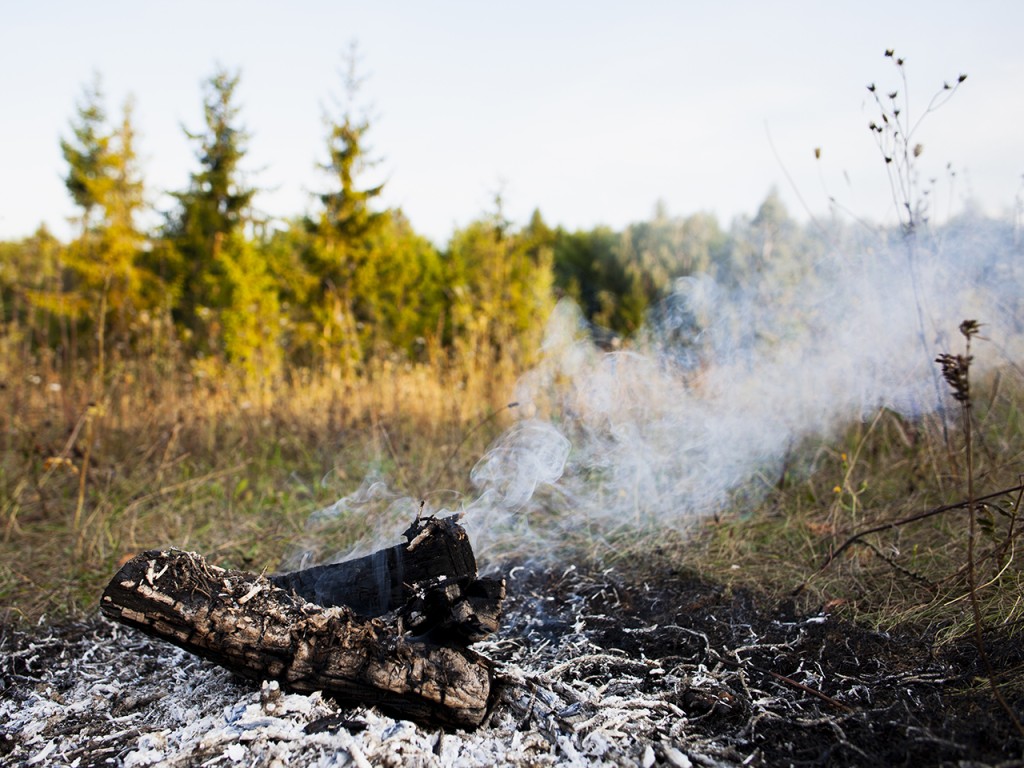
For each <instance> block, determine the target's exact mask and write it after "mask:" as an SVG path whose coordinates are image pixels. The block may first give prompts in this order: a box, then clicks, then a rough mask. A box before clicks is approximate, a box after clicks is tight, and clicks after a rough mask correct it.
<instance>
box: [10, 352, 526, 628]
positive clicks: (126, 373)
mask: <svg viewBox="0 0 1024 768" xmlns="http://www.w3.org/2000/svg"><path fill="white" fill-rule="evenodd" d="M12 357H14V356H13V355H12V356H7V357H5V359H6V360H8V361H10V360H11V359H12ZM19 357H20V359H19V360H18V362H17V363H10V362H9V363H8V365H7V366H5V367H4V369H3V370H2V371H0V382H2V384H0V386H2V387H3V394H4V398H3V399H4V403H5V405H4V407H3V410H2V413H0V434H2V437H0V612H2V613H0V615H4V614H6V616H8V617H9V618H10V617H24V618H27V619H36V618H38V617H40V616H42V615H44V614H46V615H49V616H51V617H52V616H55V615H65V614H76V613H80V612H83V611H90V610H92V609H93V608H94V607H95V605H96V604H97V601H98V598H99V594H100V592H101V591H102V588H103V586H105V584H106V582H107V581H108V580H109V578H110V577H111V576H112V574H113V573H114V572H115V571H116V568H117V565H118V563H119V561H121V560H122V559H123V558H125V557H126V556H128V555H130V554H132V553H134V552H138V551H141V550H145V549H148V548H153V547H166V546H176V547H181V548H188V549H196V550H199V551H202V552H203V553H204V554H206V555H207V556H209V557H211V558H212V559H213V560H215V561H217V562H220V563H221V564H223V565H230V566H234V567H243V568H246V569H249V570H255V571H260V570H263V569H268V570H275V569H277V568H278V567H279V565H280V563H281V560H282V557H283V556H285V555H286V554H288V552H289V548H290V547H292V546H293V545H294V542H295V541H296V540H297V539H299V538H301V536H302V535H303V532H304V531H305V526H306V522H307V520H308V519H309V516H310V514H311V513H313V512H314V511H316V510H318V509H320V508H323V507H325V506H327V505H330V504H331V503H333V502H334V501H335V500H336V499H338V498H339V497H341V496H344V495H346V494H349V493H351V492H352V491H353V490H354V489H356V488H358V486H359V485H360V483H361V482H362V481H363V478H364V477H365V476H366V475H367V474H368V473H370V472H378V473H380V474H381V475H382V476H385V477H387V478H389V481H390V482H391V483H392V484H393V485H394V486H395V489H396V491H400V492H402V493H404V494H407V495H409V496H413V497H420V498H428V499H429V498H431V495H432V494H434V495H436V494H439V493H445V494H447V496H448V497H457V496H458V495H459V494H461V493H465V492H466V491H467V490H469V489H468V488H467V483H468V470H469V468H470V467H471V466H472V463H473V462H474V461H475V459H476V457H479V456H480V455H481V453H482V452H483V450H484V448H485V446H486V444H487V443H488V442H489V441H490V440H492V439H493V438H494V436H495V435H496V434H497V433H498V432H499V431H500V430H502V429H503V428H504V426H506V425H507V423H508V419H509V415H508V412H507V408H506V407H505V406H506V405H507V402H508V397H509V393H510V392H511V391H512V388H513V385H514V382H515V379H516V374H517V372H516V370H514V367H513V366H512V365H511V364H504V365H491V364H489V363H488V361H487V358H486V357H484V356H481V357H479V358H478V359H469V360H467V359H446V360H440V361H435V362H434V364H431V365H427V364H407V363H400V362H396V361H393V360H387V359H383V360H377V361H374V362H373V363H371V364H369V365H368V366H367V367H366V368H365V370H364V371H363V372H362V373H361V374H360V375H359V376H358V377H356V376H349V377H336V378H332V377H329V376H324V375H316V374H311V373H309V372H303V371H296V372H292V374H291V375H289V376H288V377H287V378H285V379H282V380H279V381H277V382H275V383H257V384H252V383H246V382H244V381H242V380H241V379H239V378H236V377H234V376H232V375H231V374H230V372H227V371H223V370H222V371H219V372H218V373H217V374H216V375H212V374H211V373H210V371H211V370H212V367H211V366H205V367H204V366H189V365H186V364H183V363H182V362H180V361H171V360H168V359H161V358H158V357H156V356H149V357H146V358H144V359H142V360H134V361H133V360H120V361H116V360H115V361H114V362H113V363H111V364H109V365H108V370H107V372H106V375H105V377H104V380H103V381H99V380H98V376H97V374H96V372H95V371H92V370H89V369H87V368H86V367H85V366H84V365H82V366H80V367H79V366H71V367H68V366H64V365H61V364H59V363H58V362H57V361H56V359H55V356H53V355H43V356H41V357H28V356H27V355H20V356H19ZM414 512H415V510H410V514H413V513H414ZM374 525H375V521H374V520H373V519H367V518H366V517H365V516H360V515H349V516H347V517H343V518H342V519H340V520H336V521H335V524H334V525H333V526H332V527H331V529H330V531H329V537H330V540H328V541H321V542H319V544H320V545H321V546H322V547H324V548H333V549H335V550H337V549H342V548H344V547H345V546H347V545H349V544H351V543H352V542H353V541H355V540H357V539H359V538H362V537H364V536H367V535H368V534H371V533H372V532H373V526H374Z"/></svg>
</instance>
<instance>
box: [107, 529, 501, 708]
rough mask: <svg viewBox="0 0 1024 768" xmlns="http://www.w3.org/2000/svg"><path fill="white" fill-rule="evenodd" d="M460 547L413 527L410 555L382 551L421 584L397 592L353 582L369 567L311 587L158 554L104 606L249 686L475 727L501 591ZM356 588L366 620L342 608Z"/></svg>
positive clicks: (120, 582)
mask: <svg viewBox="0 0 1024 768" xmlns="http://www.w3.org/2000/svg"><path fill="white" fill-rule="evenodd" d="M460 537H461V538H460ZM438 538H441V539H442V540H443V541H444V543H443V544H438V542H437V541H435V539H438ZM452 541H454V542H455V543H456V546H454V548H453V547H452V545H451V542H452ZM463 541H465V532H464V531H462V529H461V528H460V527H459V526H457V525H455V524H454V523H453V522H450V521H437V520H433V519H430V520H425V521H417V522H416V523H415V524H414V525H413V528H412V529H410V532H408V533H407V542H406V543H405V544H403V545H400V547H401V548H404V552H399V551H397V550H398V549H399V548H397V547H393V548H391V549H389V550H384V552H385V554H384V555H382V556H381V558H380V561H383V562H388V563H393V564H395V565H396V566H397V567H398V568H399V569H400V570H401V571H402V572H403V573H406V574H409V573H413V574H417V575H418V578H415V577H414V580H413V581H412V582H407V581H402V582H400V581H399V580H398V579H396V577H395V575H394V572H393V571H392V570H391V569H390V568H388V569H386V570H385V571H384V572H383V573H376V572H375V573H376V575H377V576H379V577H380V578H378V580H377V583H376V584H375V585H374V586H373V587H372V588H371V587H370V586H369V585H367V584H365V583H364V582H359V581H358V579H357V578H356V577H355V576H353V575H352V574H364V575H365V574H366V573H367V571H366V568H367V567H368V564H369V559H367V558H364V559H363V560H364V561H366V562H362V563H358V564H357V565H355V566H352V567H351V570H346V568H344V567H338V566H343V565H344V564H337V565H334V566H325V567H324V568H323V569H320V571H319V574H318V575H317V576H316V577H315V578H312V579H310V578H308V577H303V576H302V572H299V573H297V574H287V575H285V576H284V577H273V578H266V577H264V576H260V575H255V574H251V573H245V572H242V571H234V570H225V569H223V568H219V567H217V566H214V565H211V564H209V563H207V562H206V560H205V559H204V558H203V557H202V556H200V555H197V554H195V553H191V552H182V551H179V550H168V551H157V550H152V551H149V552H144V553H142V554H140V555H138V556H136V557H135V558H133V559H132V560H130V561H129V562H128V563H126V564H125V565H124V566H123V567H122V568H121V570H120V571H119V572H118V573H117V574H116V575H115V577H114V578H113V580H112V581H111V582H110V584H109V585H108V586H107V588H106V590H105V591H104V593H103V598H102V601H101V608H102V610H103V612H104V613H105V614H106V615H107V616H109V617H111V618H113V619H116V620H118V621H121V622H123V623H125V624H128V625H130V626H133V627H137V628H138V629H140V630H141V631H143V632H146V633H147V634H150V635H153V636H155V637H159V638H161V639H164V640H168V641H170V642H172V643H175V644H176V645H178V646H180V647H182V648H185V649H186V650H188V651H190V652H192V653H195V654H197V655H199V656H202V657H204V658H207V659H209V660H211V661H214V662H216V663H217V664H220V665H222V666H224V667H226V668H227V669H229V670H231V671H232V672H234V673H235V674H238V675H239V676H241V677H245V678H250V679H254V680H264V679H266V680H277V681H279V682H280V683H281V684H282V685H283V686H286V687H287V688H289V689H291V690H293V691H297V692H306V693H308V692H312V691H317V690H320V691H324V692H325V693H329V694H331V695H334V696H336V697H338V698H339V699H342V700H345V701H349V702H358V703H363V704H370V705H380V706H382V707H384V708H386V709H390V710H392V711H395V712H397V713H399V714H401V715H403V716H405V717H409V718H411V719H415V720H419V721H423V722H432V723H440V724H442V725H446V726H454V727H462V728H473V727H476V726H477V725H479V724H480V723H481V722H482V720H483V718H484V717H485V715H486V712H487V705H488V699H489V697H490V693H491V682H492V677H493V664H492V663H491V662H490V660H489V659H487V658H486V657H483V656H481V655H479V654H477V653H475V652H474V651H472V650H470V649H468V648H466V647H464V644H465V643H466V642H470V641H472V640H475V639H480V638H481V637H483V636H485V635H486V634H488V633H489V632H492V631H494V629H496V628H497V623H498V616H499V613H500V606H501V601H502V599H503V598H504V582H503V581H501V580H489V579H476V564H475V562H474V561H473V557H472V550H471V549H470V548H469V545H468V541H466V543H465V547H464V548H463V546H462V542H463ZM421 547H422V550H421ZM417 551H422V553H424V555H425V556H424V557H422V558H421V557H419V556H416V555H415V553H416V552H417ZM467 553H468V558H467V556H466V555H467ZM374 557H376V556H371V558H374ZM446 559H447V560H448V561H449V565H444V561H445V560H446ZM357 562H358V561H357ZM452 563H454V564H452ZM375 567H376V566H375ZM332 569H333V570H332ZM446 569H447V572H446ZM325 577H328V580H327V581H325ZM354 581H355V582H357V583H356V586H355V594H356V597H355V598H353V602H355V603H356V604H357V605H358V606H359V607H360V609H361V610H360V611H356V610H353V608H351V607H349V606H348V605H345V604H343V603H344V592H343V590H342V588H341V587H340V586H339V585H342V584H351V583H353V582H354ZM310 584H312V585H313V587H312V588H313V590H314V591H313V593H312V594H319V595H320V596H321V598H322V599H324V600H327V601H329V602H330V603H331V604H330V605H327V606H325V605H320V604H317V603H315V602H312V601H310V600H308V599H306V597H305V596H304V594H303V592H307V593H308V591H309V590H308V585H310ZM325 585H330V586H329V589H328V588H327V587H326V586H325ZM382 585H385V589H384V592H386V594H387V605H388V606H392V607H393V610H390V611H389V612H388V613H386V614H382V615H367V614H369V613H370V612H371V610H375V609H372V608H371V606H372V605H376V606H377V608H379V607H380V606H382V605H383V604H384V603H383V601H382V600H381V598H380V595H381V594H383V593H384V592H382V591H381V590H382ZM286 587H287V588H286ZM373 589H376V590H377V592H376V593H373ZM316 590H319V591H316ZM374 601H377V602H374Z"/></svg>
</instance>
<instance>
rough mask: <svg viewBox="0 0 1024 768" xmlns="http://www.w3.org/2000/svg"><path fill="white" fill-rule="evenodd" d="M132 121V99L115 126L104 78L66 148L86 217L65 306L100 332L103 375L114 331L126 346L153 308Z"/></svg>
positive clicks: (71, 188) (71, 186)
mask: <svg viewBox="0 0 1024 768" xmlns="http://www.w3.org/2000/svg"><path fill="white" fill-rule="evenodd" d="M132 116H133V105H132V101H131V99H129V100H128V101H127V102H126V103H125V107H124V111H123V114H122V118H121V121H120V123H119V124H118V125H117V126H116V127H110V126H108V124H107V117H106V109H105V107H104V104H103V97H102V92H101V89H100V85H99V79H98V78H97V79H96V81H95V82H94V84H93V85H92V86H91V87H90V88H87V89H86V90H85V96H84V99H83V101H82V102H81V103H80V104H79V106H78V108H77V115H76V118H77V119H76V120H75V121H73V122H72V126H71V127H72V138H70V139H64V140H62V141H61V150H62V152H63V154H64V158H65V160H66V161H67V163H68V175H67V176H66V177H65V184H66V186H67V188H68V192H69V193H70V194H71V197H72V199H73V200H74V201H75V203H76V204H77V205H78V206H79V208H80V209H81V216H80V221H81V226H82V231H81V233H80V235H79V236H78V238H77V239H75V240H74V241H73V242H72V243H71V244H70V245H69V246H68V248H67V251H66V254H65V266H66V268H67V270H68V274H67V280H66V281H65V284H64V285H62V286H61V290H62V291H63V292H64V294H65V295H64V296H63V297H62V299H61V301H60V303H59V306H60V307H61V309H62V311H63V312H65V313H66V314H67V315H68V316H69V317H70V318H72V319H74V320H76V321H77V322H78V323H79V324H82V325H84V326H91V327H93V329H94V331H95V337H96V341H97V346H96V350H97V363H98V370H99V371H100V372H101V373H102V371H103V366H104V359H105V355H106V342H107V338H108V331H109V332H110V334H111V335H112V337H113V339H114V340H115V341H117V342H122V341H126V340H127V339H128V337H129V334H130V333H131V331H132V329H133V326H134V317H135V316H136V313H137V311H138V310H139V309H140V308H141V307H142V306H143V305H144V304H145V303H146V299H145V296H144V286H145V284H146V282H147V281H146V275H145V273H144V271H143V270H142V269H141V267H140V265H139V256H140V253H141V251H142V249H143V245H144V242H145V237H144V235H143V234H142V232H141V231H140V230H139V228H138V225H137V222H136V217H137V215H138V213H139V212H140V210H141V209H142V207H143V204H144V187H143V181H142V177H141V173H140V170H139V167H138V157H137V154H136V149H135V129H134V125H133V120H132ZM151 293H152V292H151Z"/></svg>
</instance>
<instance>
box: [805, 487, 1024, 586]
mask: <svg viewBox="0 0 1024 768" xmlns="http://www.w3.org/2000/svg"><path fill="white" fill-rule="evenodd" d="M1010 493H1024V482H1022V483H1020V484H1018V485H1014V486H1012V487H1010V488H1004V489H1003V490H1001V491H996V492H995V493H990V494H988V495H986V496H979V497H978V498H976V499H974V503H975V504H977V503H979V502H982V501H990V500H991V499H998V498H999V497H1000V496H1006V495H1007V494H1010ZM967 506H968V502H967V500H966V499H965V500H964V501H958V502H956V503H954V504H943V505H942V506H941V507H934V508H932V509H929V510H928V511H926V512H919V513H918V514H916V515H909V516H908V517H903V518H900V519H899V520H893V521H892V522H891V523H883V524H882V525H875V526H872V527H871V528H867V529H865V530H863V531H859V532H858V533H855V534H854V535H853V536H851V537H850V538H848V539H847V540H846V541H844V542H843V543H842V544H841V545H840V546H839V547H838V548H836V549H834V550H832V551H831V552H829V554H828V556H827V557H826V558H825V562H823V563H822V564H821V566H819V568H818V570H817V571H815V574H818V573H821V572H822V571H824V570H825V569H826V568H828V567H829V566H830V565H831V564H832V563H833V561H835V560H836V559H837V558H838V557H839V556H840V555H841V554H842V553H843V552H845V551H846V550H847V549H849V548H850V547H852V546H853V545H854V544H856V543H858V542H859V541H860V540H861V539H863V538H864V537H865V536H870V535H871V534H872V533H881V532H882V531H888V530H892V529H893V528H899V527H901V526H904V525H909V524H910V523H916V522H918V521H920V520H927V519H928V518H929V517H935V516H936V515H941V514H943V513H944V512H951V511H952V510H954V509H964V508H965V507H967ZM808 583H809V580H808V581H805V582H804V583H803V584H801V585H800V586H798V587H797V588H796V589H795V590H794V591H793V594H794V595H797V594H799V593H800V592H802V591H803V590H804V588H805V587H806V586H807V584H808Z"/></svg>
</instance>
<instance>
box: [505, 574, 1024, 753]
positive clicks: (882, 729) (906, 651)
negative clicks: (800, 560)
mask: <svg viewBox="0 0 1024 768" xmlns="http://www.w3.org/2000/svg"><path fill="white" fill-rule="evenodd" d="M512 583H513V584H514V585H515V587H514V592H515V593H516V595H517V596H516V597H515V598H514V599H517V600H518V599H523V596H524V595H527V594H529V595H533V596H534V599H543V604H544V606H545V608H546V612H547V618H546V620H545V622H544V623H542V624H541V625H540V626H539V627H536V628H533V629H531V628H521V629H520V631H525V633H526V634H527V635H531V634H533V635H538V636H541V637H542V636H544V635H551V636H554V635H557V634H558V633H560V632H564V631H566V630H567V629H568V627H569V626H570V624H571V622H572V621H573V620H574V612H573V610H572V606H573V604H574V603H579V602H581V601H582V602H584V603H586V606H587V611H588V616H587V622H586V623H587V635H588V637H589V639H590V640H591V642H593V643H594V644H595V645H596V646H600V647H602V648H604V649H606V650H609V649H616V650H619V651H622V652H623V655H624V658H630V659H637V658H645V659H652V660H657V661H658V662H660V664H661V666H662V667H663V668H668V667H669V666H670V665H671V664H681V666H682V667H683V668H685V669H693V668H695V667H703V668H706V669H707V670H708V672H709V676H710V677H711V678H717V679H718V680H719V682H720V684H719V685H714V684H712V685H710V686H709V685H708V684H707V681H706V680H705V681H704V684H703V685H701V686H699V687H696V686H694V687H687V686H686V685H684V686H682V687H681V689H680V691H679V695H678V696H677V697H676V700H675V703H676V704H677V705H678V706H679V708H680V709H682V710H683V711H684V712H686V714H687V716H688V717H689V723H688V726H689V727H688V728H687V733H688V734H689V735H691V736H693V735H696V734H701V735H703V736H705V737H707V738H708V739H714V740H716V741H718V742H719V743H720V744H723V745H726V746H727V748H726V749H725V750H724V751H723V753H722V754H721V755H720V756H722V757H726V756H730V757H731V756H735V757H741V756H742V759H741V760H740V762H742V764H744V765H768V766H777V765H794V766H819V765H820V766H825V765H828V766H842V765H850V766H854V765H856V766H862V765H885V766H900V765H906V766H923V765H965V764H967V765H982V764H992V765H997V764H998V765H1008V764H1012V765H1024V761H1022V759H1021V758H1022V748H1024V740H1022V739H1021V738H1020V735H1019V732H1018V731H1017V729H1016V726H1015V725H1014V723H1013V722H1012V720H1011V718H1010V717H1009V716H1008V715H1007V713H1006V711H1005V710H1004V709H1002V708H1001V706H1000V705H999V704H998V703H997V701H996V699H995V697H994V696H993V694H992V692H991V689H990V688H989V687H988V685H987V683H986V682H985V678H984V677H983V666H982V664H981V663H980V660H979V655H978V649H977V646H976V644H975V643H974V641H973V640H972V639H966V640H963V641H960V642H958V643H956V644H952V645H948V646H945V647H939V648H936V647H935V646H934V645H933V643H932V642H931V641H930V638H929V637H926V636H923V635H922V633H921V632H916V633H915V632H913V631H910V630H906V631H902V632H891V633H882V632H876V631H872V630H869V629H865V628H863V627H860V626H857V625H856V624H853V623H851V622H848V621H845V620H842V619H840V618H836V617H834V616H828V615H825V614H823V613H822V614H818V615H811V616H808V615H799V614H797V613H796V612H795V610H794V607H793V605H792V604H782V605H779V604H778V603H777V602H776V601H772V600H770V599H768V598H765V597H764V596H762V595H760V594H758V593H757V592H756V591H754V590H752V589H727V588H725V587H722V586H720V585H716V584H712V583H709V582H706V581H704V580H702V579H700V578H698V577H695V576H693V575H692V574H686V573H679V572H677V571H674V570H663V571H659V572H656V573H653V574H649V575H647V576H645V577H643V578H639V577H633V578H615V577H613V576H604V575H600V576H598V575H595V574H582V573H579V572H577V571H571V572H568V573H565V574H556V573H552V572H550V571H549V572H535V573H532V574H530V575H529V576H528V577H527V578H526V579H525V580H523V581H518V580H513V582H512ZM552 597H553V598H554V600H551V599H550V598H552ZM516 613H517V615H519V616H522V617H529V616H530V613H531V612H530V611H529V610H519V611H517V612H516ZM538 613H539V611H538ZM506 634H508V635H511V636H514V635H515V634H516V630H515V629H514V628H509V629H508V630H507V632H506ZM985 648H986V651H987V653H988V655H989V659H990V663H991V664H992V665H993V668H995V669H998V670H1017V672H1018V674H1019V672H1020V670H1021V668H1022V667H1024V644H1022V643H1021V642H1020V641H1019V639H1018V638H1015V637H1012V636H1010V635H1009V634H1003V635H1000V634H997V633H988V635H987V636H986V638H985ZM588 673H589V674H591V675H593V677H594V679H595V680H599V681H601V682H603V683H610V682H612V679H613V678H614V674H615V670H612V669H609V670H601V669H594V670H588ZM1004 693H1005V695H1006V698H1007V699H1008V700H1009V704H1010V706H1011V708H1013V709H1014V710H1015V712H1016V714H1017V717H1018V718H1021V719H1024V695H1022V691H1021V688H1020V685H1019V682H1018V685H1017V687H1016V689H1015V690H1005V691H1004Z"/></svg>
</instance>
